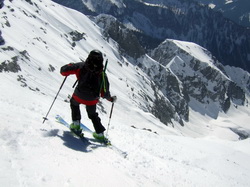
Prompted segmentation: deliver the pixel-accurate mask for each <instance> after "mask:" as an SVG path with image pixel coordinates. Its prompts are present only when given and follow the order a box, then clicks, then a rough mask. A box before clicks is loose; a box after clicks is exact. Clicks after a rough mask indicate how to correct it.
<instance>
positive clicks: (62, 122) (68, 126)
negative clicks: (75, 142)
mask: <svg viewBox="0 0 250 187" xmlns="http://www.w3.org/2000/svg"><path fill="white" fill-rule="evenodd" d="M56 121H57V122H58V123H60V124H62V125H64V126H65V127H67V128H69V130H70V125H69V124H68V123H67V122H66V121H65V120H64V119H63V118H62V117H61V116H59V115H57V116H56ZM70 132H71V133H72V134H73V136H76V137H78V138H79V139H80V140H82V141H83V142H88V139H86V138H85V137H84V134H83V133H81V134H78V133H75V132H74V131H72V130H70Z"/></svg>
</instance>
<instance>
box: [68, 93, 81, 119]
mask: <svg viewBox="0 0 250 187" xmlns="http://www.w3.org/2000/svg"><path fill="white" fill-rule="evenodd" d="M70 108H71V117H72V121H77V120H79V121H81V111H80V103H78V102H77V101H76V100H75V99H74V98H73V97H72V98H71V99H70Z"/></svg>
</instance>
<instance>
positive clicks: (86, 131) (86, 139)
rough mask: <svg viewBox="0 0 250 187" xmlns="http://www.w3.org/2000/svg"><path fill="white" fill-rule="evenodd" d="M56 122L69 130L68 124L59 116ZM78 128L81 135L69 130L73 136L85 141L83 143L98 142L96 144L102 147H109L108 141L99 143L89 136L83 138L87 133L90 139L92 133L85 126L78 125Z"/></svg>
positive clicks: (99, 141)
mask: <svg viewBox="0 0 250 187" xmlns="http://www.w3.org/2000/svg"><path fill="white" fill-rule="evenodd" d="M56 121H57V122H58V123H60V124H62V125H64V126H65V127H67V128H69V129H70V125H69V123H68V122H66V121H65V120H64V119H63V118H62V117H61V116H60V115H56ZM80 127H81V129H82V133H81V134H77V133H75V132H74V131H72V130H70V131H71V132H72V133H73V134H74V135H75V136H77V137H79V138H80V139H82V140H85V141H91V142H98V143H101V144H104V145H107V146H110V145H111V142H110V141H109V140H108V139H105V141H101V140H98V139H95V138H94V139H93V138H92V139H91V138H89V136H88V137H87V136H86V137H85V136H84V133H88V134H89V135H90V136H91V137H92V136H93V133H94V132H93V131H92V130H90V129H89V128H88V127H87V126H85V125H84V124H82V123H81V124H80Z"/></svg>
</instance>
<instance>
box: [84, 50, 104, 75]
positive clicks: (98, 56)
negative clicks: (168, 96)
mask: <svg viewBox="0 0 250 187" xmlns="http://www.w3.org/2000/svg"><path fill="white" fill-rule="evenodd" d="M86 62H87V66H88V69H89V70H90V71H94V72H99V71H100V70H102V69H103V56H102V52H101V51H99V50H97V49H95V50H92V51H91V52H90V53H89V56H88V58H87V60H86Z"/></svg>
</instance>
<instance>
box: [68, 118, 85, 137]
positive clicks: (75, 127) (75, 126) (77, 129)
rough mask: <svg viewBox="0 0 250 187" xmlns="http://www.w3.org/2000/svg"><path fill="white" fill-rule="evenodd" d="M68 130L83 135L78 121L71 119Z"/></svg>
mask: <svg viewBox="0 0 250 187" xmlns="http://www.w3.org/2000/svg"><path fill="white" fill-rule="evenodd" d="M70 130H71V131H72V132H73V133H74V134H76V135H77V136H80V137H83V133H82V129H81V127H80V121H79V120H77V121H73V123H71V124H70Z"/></svg>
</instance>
